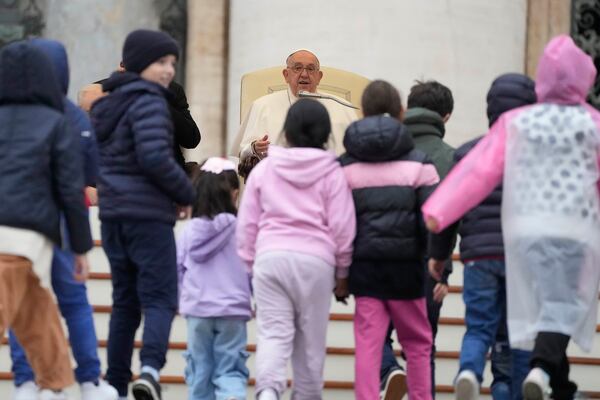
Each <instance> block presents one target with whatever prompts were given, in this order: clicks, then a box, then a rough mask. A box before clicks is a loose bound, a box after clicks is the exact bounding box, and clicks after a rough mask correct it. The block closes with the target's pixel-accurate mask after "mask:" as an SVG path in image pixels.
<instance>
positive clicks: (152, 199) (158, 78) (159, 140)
mask: <svg viewBox="0 0 600 400" xmlns="http://www.w3.org/2000/svg"><path fill="white" fill-rule="evenodd" d="M178 54H179V49H178V47H177V43H176V42H175V41H174V40H173V39H172V38H171V37H170V36H168V35H167V34H165V33H162V32H155V31H147V30H137V31H134V32H132V33H130V34H129V35H128V36H127V39H126V40H125V45H124V46H123V63H124V65H125V69H126V70H127V71H126V72H118V73H113V75H112V76H111V77H110V78H109V79H108V81H107V82H105V83H104V88H105V89H106V90H108V91H109V92H110V94H109V95H108V96H105V97H103V98H101V99H100V100H98V101H96V102H95V103H94V106H93V108H92V121H93V123H94V128H95V131H96V137H97V140H98V148H99V151H100V175H99V178H98V197H99V206H100V220H101V221H102V245H103V247H104V251H105V252H106V255H107V257H108V260H109V262H110V268H111V273H112V283H113V310H112V314H111V319H110V331H109V337H108V370H107V373H106V377H107V379H108V381H109V383H110V384H111V385H113V386H114V387H116V388H117V390H118V391H119V395H120V396H121V397H124V396H126V395H127V385H128V383H129V381H130V379H131V376H132V373H131V370H130V368H131V355H132V352H133V341H134V337H135V331H136V330H137V328H138V326H139V325H140V321H141V316H142V311H143V314H144V335H143V345H142V349H141V351H140V359H141V365H142V369H141V376H140V378H139V379H138V380H136V381H135V382H134V384H133V394H134V396H135V397H136V399H154V400H155V399H160V398H161V394H160V386H159V384H158V380H159V370H160V369H161V368H162V367H163V366H164V364H165V361H166V352H167V348H168V344H169V333H170V331H171V323H172V321H173V317H174V316H175V312H176V310H177V266H176V252H175V238H174V234H173V224H174V223H175V220H176V216H177V213H176V209H177V208H176V206H177V205H180V206H187V205H189V204H191V202H192V199H193V192H194V191H193V188H192V185H191V183H190V182H189V180H188V178H187V177H186V175H185V172H184V171H183V169H181V168H180V167H179V165H177V163H176V161H175V159H174V156H173V134H172V129H173V126H172V124H171V116H170V114H169V109H168V106H167V101H166V100H165V96H168V95H169V92H168V90H167V87H168V86H169V83H170V82H171V80H172V79H173V76H174V74H175V69H174V64H175V62H176V60H177V56H178Z"/></svg>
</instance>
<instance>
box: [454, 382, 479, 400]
mask: <svg viewBox="0 0 600 400" xmlns="http://www.w3.org/2000/svg"><path fill="white" fill-rule="evenodd" d="M455 390H456V399H457V400H475V399H477V397H478V396H477V390H476V388H475V387H473V382H471V381H469V380H466V379H461V380H459V381H458V382H456V388H455Z"/></svg>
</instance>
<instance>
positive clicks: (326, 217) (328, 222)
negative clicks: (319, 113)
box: [236, 146, 356, 278]
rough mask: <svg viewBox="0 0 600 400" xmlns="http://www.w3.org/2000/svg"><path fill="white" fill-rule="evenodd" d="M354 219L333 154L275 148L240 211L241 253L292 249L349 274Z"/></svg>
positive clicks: (251, 255) (255, 173)
mask: <svg viewBox="0 0 600 400" xmlns="http://www.w3.org/2000/svg"><path fill="white" fill-rule="evenodd" d="M355 234H356V216H355V212H354V203H353V200H352V193H351V191H350V188H349V186H348V183H347V182H346V178H345V177H344V172H343V171H342V168H341V166H340V165H339V163H338V162H337V160H336V157H335V155H334V154H333V153H330V152H328V151H324V150H319V149H314V148H300V147H294V148H282V147H278V146H271V147H270V148H269V157H267V158H266V159H264V160H263V161H261V162H260V163H259V164H258V165H257V166H256V167H255V168H254V169H253V170H252V173H251V174H250V178H249V179H248V182H247V185H246V189H245V191H244V195H243V197H242V202H241V205H240V209H239V213H238V225H237V232H236V235H237V247H238V254H239V256H240V257H241V258H242V260H244V261H245V262H246V263H247V264H248V266H250V267H251V266H252V264H253V263H254V259H255V258H256V256H257V255H259V254H261V253H264V252H267V251H273V250H288V251H296V252H300V253H305V254H310V255H314V256H316V257H319V258H321V259H323V260H325V261H326V262H327V263H329V264H331V265H333V266H335V267H337V270H336V276H337V277H339V278H343V277H346V276H348V266H349V265H350V262H351V260H352V242H353V241H354V236H355Z"/></svg>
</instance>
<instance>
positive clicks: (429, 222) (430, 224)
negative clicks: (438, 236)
mask: <svg viewBox="0 0 600 400" xmlns="http://www.w3.org/2000/svg"><path fill="white" fill-rule="evenodd" d="M425 225H426V226H427V229H429V230H430V231H431V232H434V233H436V232H438V231H439V224H438V222H437V220H436V219H435V218H432V217H427V219H426V220H425Z"/></svg>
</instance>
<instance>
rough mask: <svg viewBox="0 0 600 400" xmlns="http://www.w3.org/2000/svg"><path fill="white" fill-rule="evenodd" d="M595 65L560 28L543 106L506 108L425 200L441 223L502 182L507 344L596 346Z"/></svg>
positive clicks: (550, 50)
mask: <svg viewBox="0 0 600 400" xmlns="http://www.w3.org/2000/svg"><path fill="white" fill-rule="evenodd" d="M595 77H596V69H595V67H594V64H593V63H592V60H591V58H590V57H588V56H587V55H586V54H585V53H583V52H582V51H581V50H580V49H579V48H577V46H576V45H575V43H573V41H572V39H571V38H570V37H568V36H565V35H562V36H558V37H556V38H554V39H553V40H552V41H550V43H549V44H548V45H547V46H546V48H545V50H544V54H543V56H542V58H541V60H540V63H539V66H538V71H537V77H536V93H537V96H538V103H537V104H535V105H532V106H526V107H521V108H518V109H515V110H512V111H510V112H507V113H505V114H503V115H502V117H501V118H500V119H499V120H498V121H497V122H496V123H495V124H494V125H493V126H492V128H491V129H490V132H489V133H488V134H487V135H486V137H484V139H482V140H481V141H480V142H479V144H478V145H477V146H476V147H475V148H474V149H473V150H472V151H471V152H470V153H469V154H468V155H467V156H466V157H465V158H464V159H463V160H462V161H461V162H460V163H459V164H458V165H457V166H456V167H455V168H454V169H453V170H452V172H451V173H450V175H448V177H447V178H446V179H445V180H444V181H443V182H442V183H441V184H440V186H439V187H438V189H437V190H436V191H435V192H434V193H433V195H432V196H431V197H430V198H429V200H428V201H427V202H426V203H425V205H424V206H423V213H424V215H425V217H426V218H429V217H431V218H434V219H435V220H436V221H438V224H439V229H443V228H445V227H447V226H448V225H450V224H451V223H453V222H454V221H456V220H458V219H459V218H461V216H462V215H464V214H465V213H466V212H467V211H469V210H470V209H471V208H473V207H475V206H477V205H478V204H479V203H480V202H481V201H482V200H483V199H484V198H485V197H487V195H488V194H489V193H490V192H491V191H492V190H493V189H494V188H495V187H496V185H497V184H499V183H500V182H501V181H502V180H503V185H504V189H503V198H502V229H503V234H504V246H505V252H506V254H505V256H506V279H507V288H506V290H507V299H508V327H509V337H510V342H511V345H512V346H513V347H515V348H521V349H526V350H531V349H532V348H533V345H534V340H535V337H536V335H537V333H538V332H540V331H546V332H560V333H563V334H565V335H569V336H571V337H572V338H573V340H574V341H575V342H576V343H577V344H578V345H579V346H580V347H581V348H582V349H583V350H585V351H590V350H591V346H592V342H593V338H594V334H595V328H596V309H597V305H598V282H599V279H600V204H599V196H598V186H597V185H598V179H599V177H600V174H599V167H598V165H599V156H600V147H599V146H600V114H599V113H598V112H597V111H596V110H595V109H593V108H592V107H591V106H589V105H587V104H586V103H585V98H586V95H587V93H588V91H589V89H590V88H591V87H592V85H593V83H594V79H595Z"/></svg>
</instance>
